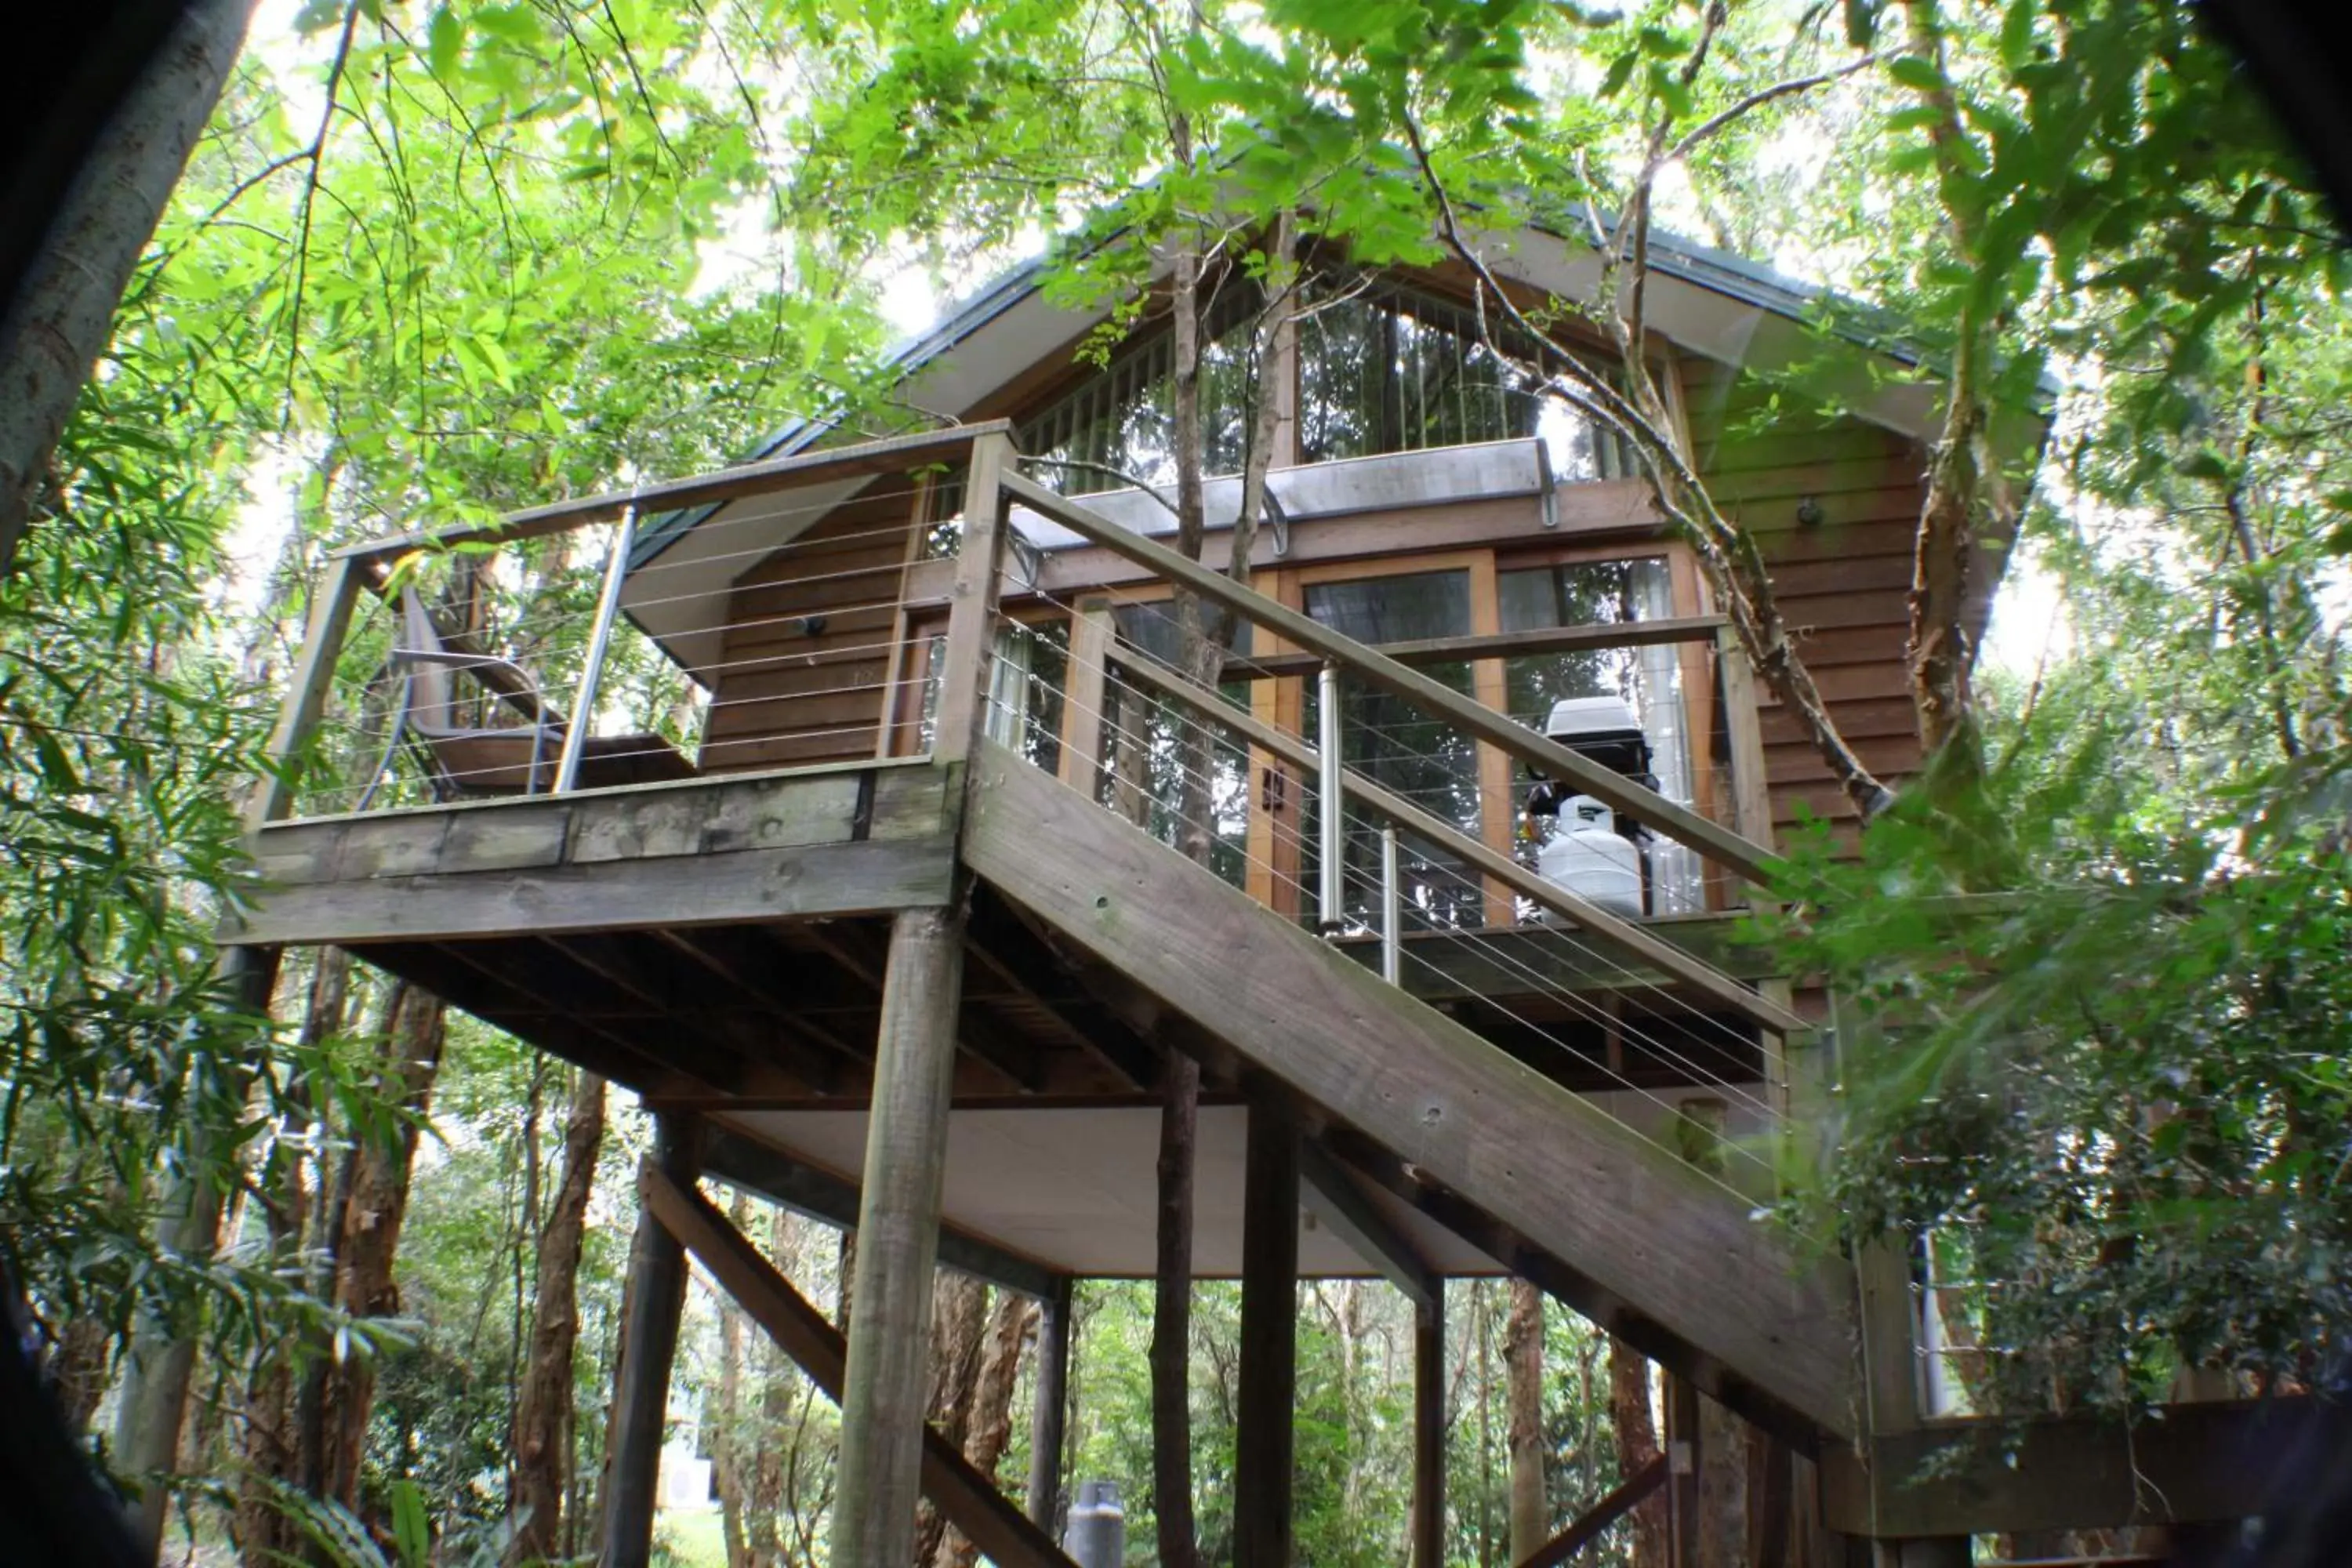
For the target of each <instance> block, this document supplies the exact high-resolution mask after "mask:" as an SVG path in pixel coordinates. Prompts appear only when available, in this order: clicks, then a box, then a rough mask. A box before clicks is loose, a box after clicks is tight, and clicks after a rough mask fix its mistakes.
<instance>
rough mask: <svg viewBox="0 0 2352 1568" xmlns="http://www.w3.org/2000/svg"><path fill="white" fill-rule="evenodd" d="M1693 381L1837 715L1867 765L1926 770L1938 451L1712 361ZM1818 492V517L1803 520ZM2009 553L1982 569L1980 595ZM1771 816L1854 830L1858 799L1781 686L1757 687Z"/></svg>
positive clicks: (1696, 440) (1702, 437)
mask: <svg viewBox="0 0 2352 1568" xmlns="http://www.w3.org/2000/svg"><path fill="white" fill-rule="evenodd" d="M1683 395H1684V401H1685V405H1686V407H1687V408H1688V410H1689V419H1690V423H1691V437H1692V444H1693V446H1694V447H1695V448H1696V458H1697V460H1698V467H1699V470H1700V472H1701V473H1703V474H1704V475H1706V477H1707V479H1709V481H1710V483H1711V488H1712V489H1713V490H1714V493H1715V496H1716V499H1717V503H1718V504H1719V505H1721V506H1722V508H1723V509H1724V511H1725V513H1726V515H1727V516H1729V517H1730V518H1732V519H1733V520H1734V521H1738V522H1739V523H1741V524H1743V525H1745V526H1746V527H1748V529H1750V530H1752V531H1755V532H1756V533H1757V534H1758V536H1759V540H1760V542H1761V544H1762V546H1763V551H1764V557H1765V560H1766V561H1767V562H1768V563H1769V564H1770V566H1771V569H1772V580H1773V585H1774V587H1775V588H1776V589H1777V591H1778V593H1779V595H1780V612H1781V614H1782V616H1784V617H1785V618H1786V620H1787V622H1788V624H1789V626H1790V631H1791V633H1792V635H1793V636H1794V637H1795V640H1796V644H1797V647H1798V651H1799V652H1800V653H1801V655H1802V656H1803V658H1804V659H1805V662H1806V665H1807V668H1810V669H1811V671H1812V674H1813V679H1814V681H1815V683H1816V684H1817V685H1818V686H1819V687H1820V688H1821V690H1822V697H1823V698H1824V699H1825V700H1827V702H1828V705H1829V710H1830V716H1831V717H1832V719H1833V720H1834V721H1836V722H1837V724H1838V727H1839V729H1840V730H1841V731H1843V732H1844V734H1845V737H1846V739H1847V740H1848V741H1849V742H1852V743H1853V747H1854V750H1855V751H1856V752H1857V753H1858V754H1859V755H1860V756H1861V758H1862V760H1863V763H1864V765H1866V766H1868V767H1869V768H1870V769H1871V770H1872V771H1873V772H1874V773H1877V774H1878V776H1879V777H1880V778H1882V779H1885V781H1886V782H1887V783H1889V784H1899V783H1900V782H1901V781H1903V780H1904V779H1906V778H1908V777H1909V776H1910V775H1911V774H1913V773H1916V772H1917V771H1918V768H1919V763H1920V750H1919V737H1918V730H1917V727H1916V723H1915V721H1914V720H1913V716H1912V709H1911V700H1910V686H1909V683H1908V680H1907V678H1906V673H1905V668H1904V647H1905V643H1906V638H1907V637H1908V635H1909V628H1910V605H1909V599H1908V595H1909V591H1910V586H1911V551H1912V539H1913V531H1914V529H1915V527H1916V522H1917V520H1918V516H1919V507H1920V502H1921V500H1922V499H1923V497H1924V493H1925V489H1926V471H1927V452H1926V449H1925V448H1924V447H1921V446H1919V445H1918V444H1917V443H1916V442H1913V441H1911V440H1908V439H1906V437H1902V436H1898V435H1896V434H1895V433H1894V432H1892V431H1888V430H1884V429H1881V428H1878V427H1877V426H1870V425H1865V424H1864V423H1863V422H1861V421H1860V420H1857V419H1853V418H1850V417H1839V416H1833V415H1831V414H1829V413H1827V412H1826V411H1823V410H1821V409H1819V408H1816V407H1810V406H1808V405H1805V404H1804V403H1803V401H1802V400H1801V399H1796V398H1792V397H1790V396H1788V395H1781V396H1780V398H1779V399H1778V401H1777V403H1774V402H1772V401H1770V399H1771V394H1770V393H1769V390H1768V389H1766V388H1765V387H1763V386H1761V385H1759V384H1756V383H1754V382H1751V381H1747V380H1743V379H1742V378H1741V377H1740V376H1739V375H1738V373H1737V372H1736V371H1734V370H1733V369H1731V368H1730V367H1728V366H1725V365H1721V364H1717V363H1714V362H1713V361H1706V360H1695V359H1685V361H1684V362H1683ZM1807 497H1811V499H1812V500H1813V501H1814V503H1815V504H1816V505H1817V506H1818V507H1819V509H1820V520H1819V521H1815V522H1811V523H1805V522H1800V521H1798V518H1797V512H1798V509H1799V507H1800V506H1801V503H1802V502H1803V501H1804V500H1805V499H1806V498H1807ZM1998 565H1999V563H1998V560H1997V558H1992V557H1988V560H1987V562H1986V570H1985V571H1984V572H1983V573H1982V574H1981V576H1980V581H1981V583H1982V584H1983V591H1982V595H1981V598H1982V605H1981V606H1980V607H1979V611H1978V624H1979V626H1981V624H1982V616H1983V613H1984V607H1988V606H1989V605H1990V590H1991V587H1992V585H1993V584H1994V583H1995V582H1996V581H1997V572H1998ZM1758 695H1759V703H1760V706H1761V710H1762V712H1761V718H1762V728H1763V732H1764V755H1765V761H1766V766H1767V777H1768V778H1769V784H1770V794H1771V801H1772V821H1773V823H1774V825H1775V826H1776V828H1779V829H1782V830H1785V829H1786V828H1788V827H1789V826H1790V825H1792V824H1794V823H1795V822H1796V821H1797V820H1798V818H1799V816H1800V815H1801V814H1802V813H1807V812H1810V813H1811V815H1812V816H1816V817H1822V818H1826V819H1828V820H1830V821H1832V823H1835V824H1837V825H1838V826H1837V829H1836V831H1837V832H1838V833H1839V834H1840V836H1841V837H1846V838H1849V839H1850V838H1851V836H1852V834H1853V826H1854V810H1853V805H1852V804H1851V803H1850V802H1848V801H1847V800H1846V798H1845V796H1844V795H1843V794H1842V793H1841V792H1840V791H1839V790H1838V789H1837V787H1836V786H1835V785H1834V784H1832V783H1831V781H1830V773H1829V769H1828V767H1827V766H1826V765H1825V764H1823V763H1822V761H1821V758H1820V755H1819V753H1818V752H1815V751H1814V749H1813V747H1812V745H1811V742H1808V741H1807V740H1806V739H1805V738H1804V736H1803V734H1802V733H1801V731H1800V730H1799V728H1798V725H1797V723H1796V721H1795V720H1794V718H1793V717H1792V716H1791V715H1790V714H1789V713H1788V712H1787V711H1786V710H1783V709H1782V707H1781V705H1780V703H1779V702H1778V701H1776V700H1774V699H1773V697H1772V694H1771V693H1770V692H1769V691H1763V690H1760V689H1759V694H1758Z"/></svg>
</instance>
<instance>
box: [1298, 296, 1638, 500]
mask: <svg viewBox="0 0 2352 1568" xmlns="http://www.w3.org/2000/svg"><path fill="white" fill-rule="evenodd" d="M1492 325H1493V323H1491V322H1490V323H1488V326H1490V327H1491V326H1492ZM1486 342H1487V334H1486V332H1485V331H1481V328H1480V323H1479V321H1478V318H1477V314H1476V312H1475V311H1473V310H1468V309H1465V307H1463V306H1460V305H1456V304H1454V303H1452V302H1450V301H1447V300H1436V299H1433V298H1431V297H1430V296H1428V295H1425V294H1418V293H1414V292H1412V291H1411V290H1409V289H1376V290H1373V291H1371V292H1369V293H1362V294H1357V295H1353V296H1347V297H1341V298H1338V299H1332V300H1324V301H1321V302H1319V303H1318V304H1316V305H1314V306H1312V307H1311V308H1310V309H1309V310H1307V313H1306V315H1305V316H1304V318H1303V319H1302V320H1301V321H1300V323H1299V330H1298V444H1299V457H1300V459H1301V460H1302V461H1304V462H1309V463H1322V462H1329V461H1331V460H1333V459H1335V458H1364V457H1371V456H1374V455H1377V454H1380V453H1384V452H1416V451H1421V450H1423V449H1425V448H1427V447H1458V446H1467V445H1470V444H1472V443H1475V442H1479V441H1506V440H1510V439H1513V438H1515V437H1529V436H1539V437H1543V439H1544V441H1545V444H1546V445H1547V446H1549V447H1550V448H1551V460H1552V472H1553V474H1554V476H1555V477H1557V478H1559V479H1615V478H1619V477H1621V476H1622V475H1623V474H1625V473H1626V472H1628V471H1629V468H1628V465H1627V463H1626V460H1625V458H1624V456H1623V454H1622V451H1621V449H1620V444H1619V443H1618V441H1617V440H1616V438H1615V437H1612V436H1610V435H1608V434H1607V433H1606V432H1604V431H1602V430H1601V429H1599V428H1598V427H1596V426H1594V425H1593V424H1592V422H1591V420H1589V419H1587V418H1585V417H1584V416H1581V415H1580V414H1578V413H1577V412H1575V411H1574V410H1573V409H1571V408H1570V407H1569V406H1568V405H1566V404H1565V403H1562V402H1560V401H1559V399H1557V398H1552V397H1548V396H1545V395H1543V394H1542V393H1541V392H1540V391H1538V388H1537V385H1536V384H1534V383H1533V382H1531V381H1530V380H1529V378H1528V377H1527V376H1526V375H1525V374H1522V373H1521V372H1520V370H1519V369H1518V367H1517V365H1515V364H1513V363H1508V362H1507V361H1505V360H1503V359H1501V358H1499V357H1498V356H1496V353H1494V352H1493V351H1492V350H1491V349H1489V348H1488V347H1487V346H1486ZM1527 357H1528V358H1533V357H1534V356H1533V355H1532V354H1530V355H1528V356H1527Z"/></svg>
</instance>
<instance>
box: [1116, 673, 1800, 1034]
mask: <svg viewBox="0 0 2352 1568" xmlns="http://www.w3.org/2000/svg"><path fill="white" fill-rule="evenodd" d="M1111 658H1112V660H1113V662H1114V663H1116V664H1118V667H1119V668H1121V669H1123V670H1125V671H1126V672H1127V674H1128V676H1129V679H1133V680H1135V681H1137V682H1138V683H1139V684H1141V685H1144V686H1149V687H1150V688H1151V689H1153V690H1155V691H1157V692H1160V694H1161V695H1163V696H1166V697H1169V698H1171V699H1173V700H1176V701H1179V702H1181V703H1183V704H1185V705H1186V706H1187V707H1189V708H1191V709H1192V710H1193V711H1194V712H1196V713H1198V714H1200V715H1201V716H1202V718H1204V719H1206V720H1208V721H1211V722H1213V723H1217V724H1222V725H1224V726H1225V727H1227V728H1229V729H1231V730H1232V731H1234V733H1235V734H1237V735H1240V736H1242V737H1243V738H1244V740H1247V741H1248V742H1250V743H1251V744H1253V745H1255V746H1259V747H1262V748H1264V749H1265V751H1267V752H1271V753H1272V754H1273V755H1275V756H1276V757H1278V758H1280V759H1281V760H1282V761H1284V762H1286V763H1289V764H1290V765H1292V766H1293V767H1296V768H1297V769H1299V770H1300V771H1301V772H1303V773H1313V772H1314V771H1315V769H1316V766H1317V757H1316V752H1315V748H1314V747H1312V746H1310V745H1308V744H1307V742H1304V741H1302V740H1299V739H1298V738H1297V737H1296V736H1294V735H1286V734H1285V733H1283V732H1282V731H1280V730H1277V729H1276V728H1275V727H1274V726H1273V725H1271V724H1268V723H1266V722H1265V721H1264V720H1262V719H1259V718H1257V717H1256V716H1255V715H1254V714H1252V713H1250V712H1248V711H1247V710H1244V709H1240V708H1236V707H1234V705H1233V704H1232V703H1230V702H1227V701H1225V700H1223V698H1221V697H1219V696H1217V695H1216V694H1215V693H1214V692H1212V691H1209V690H1207V689H1205V688H1203V687H1202V686H1200V685H1198V684H1196V683H1195V682H1193V681H1192V680H1190V679H1186V678H1185V677H1184V676H1182V675H1180V674H1177V673H1175V672H1173V671H1171V670H1168V669H1164V668H1155V666H1154V664H1153V662H1152V661H1151V660H1150V659H1149V658H1137V657H1132V656H1123V655H1121V654H1119V653H1118V652H1116V651H1114V652H1113V653H1112V655H1111ZM1340 788H1341V789H1342V790H1343V791H1344V792H1345V793H1346V794H1348V795H1353V796H1355V797H1356V798H1357V799H1358V800H1360V801H1361V802H1363V804H1364V805H1366V806H1368V807H1370V809H1371V810H1372V811H1373V812H1375V813H1376V814H1378V815H1379V816H1383V817H1385V818H1387V819H1388V820H1389V821H1391V822H1392V823H1394V824H1396V825H1397V826H1399V827H1402V828H1404V829H1405V830H1407V831H1408V832H1411V833H1413V834H1416V835H1418V836H1419V837H1423V838H1425V839H1427V840H1429V841H1431V842H1432V843H1434V844H1436V845H1438V846H1440V847H1443V848H1444V849H1445V850H1446V851H1447V852H1448V853H1449V854H1452V855H1454V856H1455V857H1456V858H1459V859H1461V860H1463V861H1465V863H1467V864H1468V865H1470V866H1471V867H1473V868H1475V869H1477V870H1478V871H1481V872H1483V873H1485V874H1486V875H1487V876H1489V877H1492V878H1494V879H1496V881H1498V882H1501V883H1502V884H1503V885H1504V886H1506V887H1507V888H1509V889H1511V890H1512V891H1513V892H1515V893H1517V894H1519V895H1520V896H1521V897H1523V898H1527V899H1530V900H1534V902H1535V903H1537V904H1538V906H1540V907H1542V908H1544V909H1548V910H1551V911H1552V912H1553V913H1554V914H1557V915H1559V916H1561V917H1562V918H1564V919H1566V920H1569V921H1573V922H1574V923H1575V924H1576V925H1577V926H1578V927H1579V928H1580V929H1581V930H1582V931H1584V932H1585V933H1586V934H1587V935H1588V936H1591V938H1592V939H1593V940H1594V941H1596V942H1601V943H1602V944H1603V945H1605V946H1607V947H1609V948H1611V949H1612V951H1614V952H1616V953H1617V954H1618V955H1619V956H1621V957H1624V958H1630V959H1632V960H1633V961H1635V962H1636V963H1644V964H1647V965H1649V966H1650V967H1652V968H1654V969H1656V970H1659V971H1662V972H1663V973H1666V974H1668V975H1671V976H1672V977H1673V978H1675V979H1676V980H1678V981H1681V982H1682V983H1683V984H1685V985H1688V986H1690V987H1691V988H1692V989H1693V990H1695V991H1697V992H1699V993H1701V994H1704V995H1706V996H1707V997H1708V998H1710V999H1711V1000H1713V1001H1715V1002H1717V1003H1720V1004H1721V1005H1724V1006H1726V1007H1728V1008H1730V1009H1731V1010H1732V1011H1734V1012H1737V1013H1738V1014H1739V1015H1740V1016H1743V1017H1745V1018H1747V1019H1748V1020H1749V1021H1750V1022H1751V1023H1755V1024H1758V1025H1760V1026H1763V1027H1764V1028H1767V1029H1770V1030H1772V1031H1774V1032H1775V1033H1778V1034H1787V1033H1789V1032H1790V1031H1792V1030H1804V1029H1809V1028H1811V1025H1810V1024H1807V1023H1806V1022H1805V1021H1804V1020H1803V1019H1801V1018H1800V1017H1798V1016H1796V1015H1795V1014H1793V1013H1790V1011H1788V1010H1787V1009H1786V1008H1783V1007H1780V1006H1778V1005H1775V1004H1774V1003H1772V1002H1771V1001H1770V1000H1769V998H1767V997H1765V996H1763V995H1761V994H1759V993H1757V992H1755V991H1751V990H1749V989H1748V987H1746V986H1744V985H1742V984H1739V983H1738V981H1736V980H1733V979H1732V978H1731V977H1730V976H1728V975H1727V974H1725V973H1722V972H1721V971H1719V970H1717V969H1715V968H1714V967H1712V966H1711V965H1709V964H1707V963H1704V962H1703V961H1701V960H1699V959H1696V958H1694V957H1692V956H1691V955H1690V954H1689V953H1687V952H1684V951H1683V950H1682V949H1680V948H1678V947H1676V946H1675V945H1674V944H1673V943H1671V942H1666V941H1664V940H1663V939H1662V938H1660V937H1658V936H1655V935H1654V934H1653V933H1651V932H1650V931H1646V930H1644V929H1643V927H1641V926H1639V925H1636V924H1635V923H1634V922H1633V921H1628V920H1625V919H1623V918H1622V917H1621V916H1618V915H1613V914H1612V913H1610V912H1609V911H1608V910H1604V909H1601V907H1599V906H1598V905H1596V904H1593V903H1591V902H1590V901H1588V900H1584V899H1581V898H1579V897H1578V896H1577V895H1576V894H1575V893H1573V892H1571V891H1570V890H1569V889H1566V888H1563V887H1561V886H1560V885H1559V883H1557V882H1552V881H1549V880H1547V879H1544V878H1542V877H1539V876H1538V875H1537V874H1536V873H1535V872H1533V871H1530V870H1528V868H1526V867H1524V866H1522V865H1520V864H1519V863H1518V862H1517V860H1514V859H1512V858H1510V857H1509V856H1507V855H1504V854H1501V853H1498V852H1497V851H1496V850H1495V849H1493V848H1491V847H1488V846H1487V845H1486V844H1484V843H1482V842H1480V841H1479V840H1478V839H1475V838H1473V837H1470V836H1469V835H1468V834H1466V833H1465V832H1463V831H1462V830H1461V829H1460V828H1458V827H1456V826H1454V825H1453V824H1452V823H1450V822H1447V821H1446V820H1444V818H1443V817H1440V816H1436V815H1434V814H1433V813H1432V812H1429V811H1427V810H1424V809H1423V807H1421V806H1418V805H1414V804H1413V803H1412V801H1410V800H1407V799H1406V798H1404V796H1402V795H1398V794H1396V793H1395V792H1394V791H1392V790H1390V789H1387V788H1385V787H1383V786H1382V785H1381V784H1375V783H1374V782H1372V781H1371V780H1370V779H1368V778H1366V777H1365V776H1364V775H1363V774H1361V773H1358V772H1356V771H1355V770H1354V769H1353V768H1349V769H1345V770H1343V771H1342V773H1341V775H1340Z"/></svg>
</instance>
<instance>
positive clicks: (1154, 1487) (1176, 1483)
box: [1150, 1049, 1201, 1568]
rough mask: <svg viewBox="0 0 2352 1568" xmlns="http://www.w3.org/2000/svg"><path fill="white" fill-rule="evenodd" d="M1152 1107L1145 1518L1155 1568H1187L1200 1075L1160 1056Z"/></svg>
mask: <svg viewBox="0 0 2352 1568" xmlns="http://www.w3.org/2000/svg"><path fill="white" fill-rule="evenodd" d="M1166 1071H1167V1077H1166V1079H1164V1080H1163V1083H1162V1094H1163V1098H1162V1100H1161V1101H1160V1163H1159V1172H1158V1174H1159V1181H1160V1213H1159V1246H1158V1254H1157V1261H1156V1265H1155V1267H1156V1269H1157V1272H1156V1274H1155V1276H1154V1278H1153V1280H1152V1296H1151V1351H1150V1361H1151V1510H1152V1517H1153V1519H1154V1521H1156V1522H1157V1525H1158V1529H1159V1535H1160V1563H1161V1564H1162V1565H1163V1568H1194V1565H1195V1563H1196V1562H1197V1560H1198V1559H1197V1548H1196V1547H1195V1545H1194V1539H1195V1538H1194V1535H1193V1529H1192V1161H1193V1152H1194V1147H1195V1143H1196V1141H1197V1133H1198V1131H1199V1122H1200V1101H1201V1068H1200V1064H1199V1063H1197V1062H1195V1061H1193V1059H1192V1058H1191V1057H1188V1056H1186V1055H1185V1054H1184V1053H1183V1052H1182V1051H1181V1050H1174V1049H1171V1050H1170V1051H1169V1053H1168V1060H1167V1066H1166Z"/></svg>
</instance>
